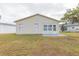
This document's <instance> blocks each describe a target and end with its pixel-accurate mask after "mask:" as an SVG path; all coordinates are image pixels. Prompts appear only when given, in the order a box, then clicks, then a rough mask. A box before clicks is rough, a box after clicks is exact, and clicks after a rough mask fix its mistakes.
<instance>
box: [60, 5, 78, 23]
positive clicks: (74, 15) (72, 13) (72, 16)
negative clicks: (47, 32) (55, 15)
mask: <svg viewBox="0 0 79 59" xmlns="http://www.w3.org/2000/svg"><path fill="white" fill-rule="evenodd" d="M61 20H67V21H68V20H70V21H72V23H74V22H78V23H79V4H78V6H77V7H76V8H73V9H68V10H67V12H66V13H65V14H64V17H62V18H61Z"/></svg>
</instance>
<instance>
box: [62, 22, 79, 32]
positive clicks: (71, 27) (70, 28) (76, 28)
mask: <svg viewBox="0 0 79 59" xmlns="http://www.w3.org/2000/svg"><path fill="white" fill-rule="evenodd" d="M64 27H66V30H65V31H66V32H79V23H73V24H72V23H67V24H65V25H64Z"/></svg>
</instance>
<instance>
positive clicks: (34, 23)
mask: <svg viewBox="0 0 79 59" xmlns="http://www.w3.org/2000/svg"><path fill="white" fill-rule="evenodd" d="M15 22H16V34H57V33H58V32H59V21H58V20H56V19H53V18H50V17H47V16H44V15H41V14H35V15H32V16H29V17H26V18H23V19H19V20H17V21H15Z"/></svg>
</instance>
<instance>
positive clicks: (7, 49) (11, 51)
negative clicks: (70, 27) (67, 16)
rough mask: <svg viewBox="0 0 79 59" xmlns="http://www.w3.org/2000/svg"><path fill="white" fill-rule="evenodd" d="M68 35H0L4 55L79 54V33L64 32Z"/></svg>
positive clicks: (1, 51)
mask: <svg viewBox="0 0 79 59" xmlns="http://www.w3.org/2000/svg"><path fill="white" fill-rule="evenodd" d="M64 34H65V35H68V37H43V36H41V35H17V36H16V35H15V34H3V35H0V55H2V56H5V55H6V56H27V55H30V56H34V55H35V56H37V55H41V56H42V55H43V56H47V55H49V56H53V55H58V56H60V55H79V36H78V33H77V34H76V33H72V34H73V35H74V36H73V35H70V34H71V33H70V34H69V33H68V34H67V33H64ZM75 35H76V36H75Z"/></svg>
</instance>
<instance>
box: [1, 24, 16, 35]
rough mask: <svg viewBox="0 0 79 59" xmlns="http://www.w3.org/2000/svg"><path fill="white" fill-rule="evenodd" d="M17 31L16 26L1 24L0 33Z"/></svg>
mask: <svg viewBox="0 0 79 59" xmlns="http://www.w3.org/2000/svg"><path fill="white" fill-rule="evenodd" d="M4 33H16V26H12V25H5V24H0V34H4Z"/></svg>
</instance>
